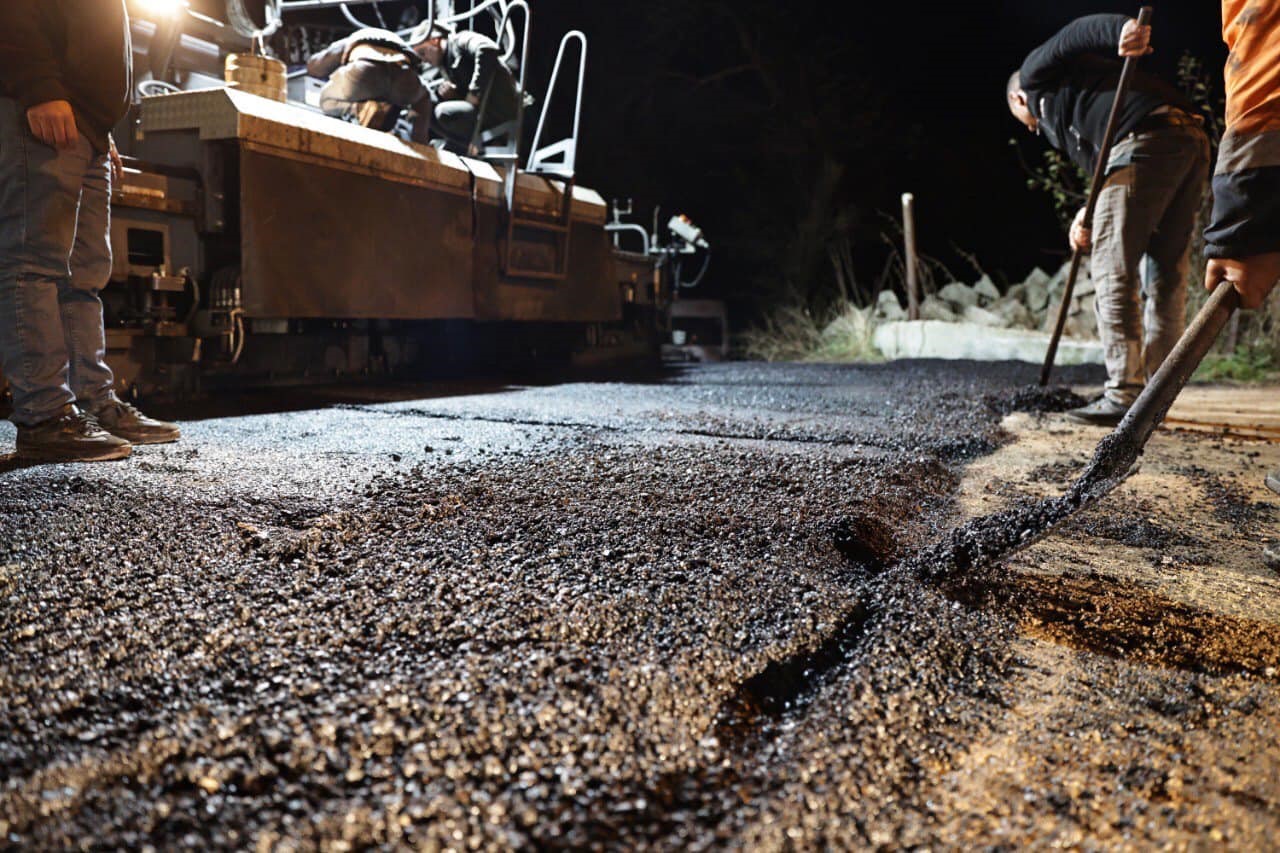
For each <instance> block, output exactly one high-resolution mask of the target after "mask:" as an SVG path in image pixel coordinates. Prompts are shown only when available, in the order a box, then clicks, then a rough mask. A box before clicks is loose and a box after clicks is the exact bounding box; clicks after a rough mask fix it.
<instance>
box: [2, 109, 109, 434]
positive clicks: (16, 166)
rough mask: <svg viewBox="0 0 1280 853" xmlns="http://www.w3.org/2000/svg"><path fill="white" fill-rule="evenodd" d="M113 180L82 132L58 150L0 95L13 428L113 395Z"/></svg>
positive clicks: (7, 367)
mask: <svg viewBox="0 0 1280 853" xmlns="http://www.w3.org/2000/svg"><path fill="white" fill-rule="evenodd" d="M110 206H111V174H110V169H109V167H108V164H107V157H106V155H105V154H102V153H99V152H97V151H95V150H94V148H93V146H92V145H91V144H90V143H89V141H88V140H87V139H85V138H84V136H83V135H81V136H80V140H79V142H77V143H76V145H75V146H74V147H72V148H70V149H68V150H65V151H58V150H56V149H54V148H51V147H49V146H48V145H45V144H44V143H42V142H40V141H38V140H37V139H36V138H35V137H34V136H32V134H31V131H30V129H29V128H28V126H27V118H26V115H25V113H24V112H23V111H22V109H21V108H20V107H19V106H18V104H17V102H15V101H13V100H12V99H10V98H0V370H3V371H4V375H5V377H6V378H7V379H8V380H9V387H10V389H11V390H12V392H13V415H12V417H11V418H10V419H11V420H12V421H13V422H14V423H16V424H18V425H19V426H32V425H34V424H37V423H40V422H41V421H44V420H48V419H49V418H52V417H55V416H57V415H59V414H60V413H61V412H62V411H63V410H64V409H65V407H66V406H67V405H68V404H70V403H78V404H79V405H80V406H81V407H82V408H89V409H92V408H96V407H97V406H98V405H100V404H101V403H102V402H104V401H105V399H106V397H107V395H108V394H109V393H110V391H111V385H112V381H113V377H112V375H111V368H109V367H107V364H106V350H107V347H106V336H105V334H104V332H103V327H102V300H101V299H99V298H98V292H99V291H100V290H102V288H103V287H104V286H106V284H107V281H108V280H109V279H110V278H111V239H110V234H109V231H110V216H111V213H110Z"/></svg>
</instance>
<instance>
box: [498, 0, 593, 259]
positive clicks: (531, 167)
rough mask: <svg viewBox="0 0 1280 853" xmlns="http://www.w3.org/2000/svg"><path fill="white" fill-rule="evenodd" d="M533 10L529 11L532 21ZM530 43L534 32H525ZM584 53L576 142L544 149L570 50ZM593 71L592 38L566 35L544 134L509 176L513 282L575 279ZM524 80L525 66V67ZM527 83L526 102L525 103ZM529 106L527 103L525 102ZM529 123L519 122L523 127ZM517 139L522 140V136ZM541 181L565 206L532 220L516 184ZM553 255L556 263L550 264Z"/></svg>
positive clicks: (545, 107) (508, 254)
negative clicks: (576, 206) (573, 245)
mask: <svg viewBox="0 0 1280 853" xmlns="http://www.w3.org/2000/svg"><path fill="white" fill-rule="evenodd" d="M527 14H528V9H527V7H526V15H527ZM525 35H526V38H527V37H528V27H527V26H526V28H525ZM575 45H576V46H577V47H578V53H579V55H578V69H577V70H578V80H577V87H576V97H575V99H574V106H573V131H572V133H571V135H570V136H568V137H566V138H565V139H562V140H560V141H559V142H554V143H551V144H550V145H546V146H542V145H541V142H542V134H543V131H544V129H545V128H546V123H547V115H548V113H550V111H551V106H552V104H553V103H554V101H555V94H556V88H557V83H559V80H560V71H561V68H562V67H563V65H564V63H565V57H566V55H567V54H568V52H569V49H570V48H571V47H573V46H575ZM586 71H587V37H586V35H585V34H584V33H582V32H581V31H580V30H573V31H571V32H569V33H566V34H565V36H564V38H563V39H561V40H560V50H559V51H558V52H557V54H556V62H555V66H554V67H553V68H552V71H551V82H550V83H549V84H548V86H547V96H546V98H545V99H544V101H543V104H542V114H541V115H540V116H539V118H538V129H537V131H536V132H535V133H534V135H533V145H532V147H531V149H530V154H529V162H528V166H527V167H526V168H525V169H524V170H521V169H520V168H519V159H518V157H517V158H516V160H515V161H514V162H512V163H511V164H510V165H509V166H508V168H507V172H506V181H505V186H504V190H505V196H506V199H505V200H506V217H507V235H506V241H505V244H504V247H503V252H502V271H503V273H504V274H505V275H507V276H508V277H510V278H523V279H533V280H542V281H563V280H564V279H565V278H566V277H568V274H569V249H570V241H569V237H570V234H571V232H572V227H573V193H574V186H575V171H574V166H575V161H576V159H577V154H578V131H579V128H580V126H581V121H582V91H583V86H584V84H585V82H586ZM521 76H522V77H523V65H522V66H521ZM523 89H524V86H523V80H522V81H521V96H522V99H523ZM522 102H523V101H522ZM522 118H523V109H522V110H521V118H519V119H517V127H519V125H520V123H521V121H522ZM517 138H519V137H518V136H517ZM522 171H523V174H527V175H533V176H535V177H539V178H542V179H544V180H545V181H547V182H548V184H550V185H551V186H552V188H553V190H556V191H558V192H559V193H560V199H559V204H558V206H557V209H556V211H555V212H554V213H552V214H550V215H541V216H539V215H529V214H526V213H522V212H521V211H519V210H518V209H517V208H516V184H517V182H518V180H519V176H520V174H521V173H522ZM548 252H549V253H550V263H546V262H545V260H546V259H547V257H548Z"/></svg>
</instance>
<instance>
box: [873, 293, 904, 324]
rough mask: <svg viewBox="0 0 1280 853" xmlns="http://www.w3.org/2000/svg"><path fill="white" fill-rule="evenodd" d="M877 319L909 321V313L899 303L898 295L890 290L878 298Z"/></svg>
mask: <svg viewBox="0 0 1280 853" xmlns="http://www.w3.org/2000/svg"><path fill="white" fill-rule="evenodd" d="M876 317H877V318H879V319H881V320H905V319H907V312H906V310H904V309H903V307H902V303H901V302H899V301H898V294H896V293H894V292H893V291H892V290H889V289H885V290H882V291H880V295H879V296H878V297H877V298H876Z"/></svg>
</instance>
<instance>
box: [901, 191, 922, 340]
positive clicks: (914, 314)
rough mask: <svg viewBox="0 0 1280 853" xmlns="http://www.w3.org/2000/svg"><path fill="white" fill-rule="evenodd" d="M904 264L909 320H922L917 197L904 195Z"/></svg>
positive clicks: (908, 194)
mask: <svg viewBox="0 0 1280 853" xmlns="http://www.w3.org/2000/svg"><path fill="white" fill-rule="evenodd" d="M902 242H903V263H904V264H905V265H906V268H907V319H908V320H919V319H920V278H919V272H918V269H919V259H918V257H917V255H916V197H915V196H914V195H912V194H911V193H903V194H902Z"/></svg>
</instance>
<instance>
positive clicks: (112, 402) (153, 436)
mask: <svg viewBox="0 0 1280 853" xmlns="http://www.w3.org/2000/svg"><path fill="white" fill-rule="evenodd" d="M89 416H90V417H92V418H93V419H94V420H96V421H97V422H98V424H99V425H101V427H102V428H103V429H105V430H106V431H107V432H109V433H111V434H112V435H114V436H117V437H119V438H123V439H125V440H127V441H130V442H132V443H134V444H168V443H169V442H171V441H177V440H178V439H179V438H181V437H182V430H180V429H179V428H178V425H177V424H171V423H168V422H167V421H158V420H156V419H155V418H149V417H147V416H146V415H144V414H143V413H142V412H140V411H138V410H137V409H136V408H134V407H133V406H131V405H129V404H128V403H126V402H125V401H124V400H121V399H120V398H119V397H117V396H116V395H115V394H114V393H113V394H111V395H110V396H109V397H107V401H106V402H105V403H103V404H102V405H101V406H100V407H98V408H96V409H94V410H93V411H91V412H89Z"/></svg>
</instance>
